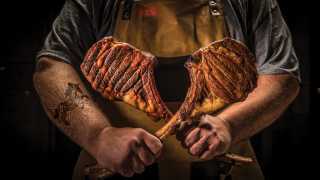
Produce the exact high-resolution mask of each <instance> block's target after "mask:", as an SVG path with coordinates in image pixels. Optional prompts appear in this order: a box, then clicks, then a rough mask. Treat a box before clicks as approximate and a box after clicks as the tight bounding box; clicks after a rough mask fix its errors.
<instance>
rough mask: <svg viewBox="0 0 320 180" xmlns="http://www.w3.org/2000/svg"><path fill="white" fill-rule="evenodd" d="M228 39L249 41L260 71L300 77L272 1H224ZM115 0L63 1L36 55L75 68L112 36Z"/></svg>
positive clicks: (115, 10) (293, 55) (288, 39)
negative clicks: (88, 51) (62, 5)
mask: <svg viewBox="0 0 320 180" xmlns="http://www.w3.org/2000/svg"><path fill="white" fill-rule="evenodd" d="M222 3H223V7H224V14H225V18H226V23H227V26H228V29H229V31H230V35H231V37H232V38H234V39H237V40H240V41H242V42H244V43H245V44H247V45H248V47H249V48H250V49H251V50H252V51H253V52H254V54H255V55H256V58H257V68H258V72H259V74H284V73H288V74H291V75H293V76H294V77H296V78H297V79H299V80H300V73H299V62H298V59H297V57H296V54H295V51H294V48H293V46H292V38H291V34H290V31H289V29H288V27H287V25H286V23H285V21H284V19H283V17H282V15H281V11H280V8H279V6H278V3H277V1H276V0H222ZM118 7H119V0H66V2H65V5H64V7H63V9H62V10H61V12H60V14H59V16H58V17H57V18H56V20H55V21H54V23H53V26H52V30H51V32H50V33H49V35H48V36H47V38H46V41H45V43H44V46H43V48H42V50H41V51H40V52H39V53H38V55H37V59H39V58H40V57H42V56H51V57H55V58H56V59H58V60H61V61H64V62H67V63H70V64H72V65H74V67H75V68H79V65H80V64H81V62H82V60H83V57H84V55H85V53H86V51H87V50H88V49H89V48H90V46H91V45H92V44H93V43H94V42H96V41H98V40H99V39H101V38H103V37H105V36H109V35H112V33H113V29H114V24H115V20H116V14H117V11H118Z"/></svg>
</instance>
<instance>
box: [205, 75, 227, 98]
mask: <svg viewBox="0 0 320 180" xmlns="http://www.w3.org/2000/svg"><path fill="white" fill-rule="evenodd" d="M205 78H206V83H207V84H208V88H209V90H210V91H211V92H212V93H213V94H215V95H216V96H218V97H220V98H221V99H223V100H224V101H226V102H227V103H230V102H232V101H233V100H232V98H231V96H229V95H227V94H226V93H225V92H226V90H225V88H224V87H223V86H222V85H221V84H220V82H219V81H217V79H216V78H215V77H214V76H208V75H205Z"/></svg>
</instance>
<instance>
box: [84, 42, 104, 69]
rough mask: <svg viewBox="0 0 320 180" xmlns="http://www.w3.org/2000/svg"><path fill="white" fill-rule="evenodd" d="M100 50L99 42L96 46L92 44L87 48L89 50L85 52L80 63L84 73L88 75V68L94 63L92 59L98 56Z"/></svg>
mask: <svg viewBox="0 0 320 180" xmlns="http://www.w3.org/2000/svg"><path fill="white" fill-rule="evenodd" d="M100 50H101V44H98V45H97V46H94V47H93V49H92V50H89V52H88V53H87V55H86V56H87V58H85V59H84V61H83V63H82V66H83V71H84V74H85V75H88V73H89V72H90V69H91V67H92V65H93V64H94V60H95V58H96V57H97V56H98V54H99V52H100Z"/></svg>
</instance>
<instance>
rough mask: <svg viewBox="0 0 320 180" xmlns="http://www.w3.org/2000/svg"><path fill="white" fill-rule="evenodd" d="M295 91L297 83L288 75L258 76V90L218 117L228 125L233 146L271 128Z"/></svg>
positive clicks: (293, 96) (297, 88)
mask: <svg viewBox="0 0 320 180" xmlns="http://www.w3.org/2000/svg"><path fill="white" fill-rule="evenodd" d="M298 91H299V85H298V82H297V80H296V79H294V78H293V77H291V76H290V75H260V76H259V78H258V85H257V88H256V89H255V90H254V91H253V92H252V93H251V94H250V95H249V96H248V98H247V99H246V100H245V101H243V102H240V103H236V104H233V105H232V106H230V107H228V108H227V109H225V110H224V111H222V112H221V113H220V114H219V115H218V117H220V118H221V119H224V120H226V121H227V122H229V124H230V127H231V135H232V137H233V143H236V142H239V141H241V140H244V139H247V138H249V137H251V136H252V135H254V134H256V133H257V132H259V131H260V130H262V129H263V128H265V127H267V126H269V125H270V124H272V122H274V121H275V120H276V119H277V118H278V117H279V116H280V115H281V113H282V112H283V111H284V110H285V109H286V108H287V107H288V105H289V104H290V103H291V102H292V101H293V99H294V98H295V97H296V95H297V93H298Z"/></svg>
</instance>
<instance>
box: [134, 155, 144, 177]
mask: <svg viewBox="0 0 320 180" xmlns="http://www.w3.org/2000/svg"><path fill="white" fill-rule="evenodd" d="M144 169H145V166H144V164H143V162H142V161H141V160H140V158H139V157H138V156H137V155H133V156H132V170H133V171H134V172H135V173H138V174H141V173H142V172H143V171H144Z"/></svg>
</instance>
